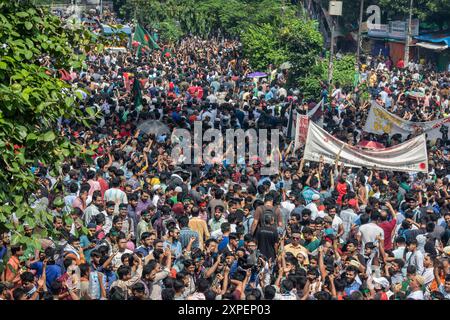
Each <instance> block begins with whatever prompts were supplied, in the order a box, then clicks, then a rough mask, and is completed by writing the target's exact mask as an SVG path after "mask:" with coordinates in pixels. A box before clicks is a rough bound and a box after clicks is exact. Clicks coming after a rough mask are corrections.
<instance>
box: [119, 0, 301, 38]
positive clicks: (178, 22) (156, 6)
mask: <svg viewBox="0 0 450 320" xmlns="http://www.w3.org/2000/svg"><path fill="white" fill-rule="evenodd" d="M114 4H115V8H118V9H119V13H120V14H121V16H122V17H124V18H127V19H136V20H137V21H138V22H139V23H142V24H144V25H146V26H147V27H148V28H149V29H152V28H153V29H158V31H159V32H160V33H161V35H162V36H163V35H164V34H165V33H166V27H170V29H171V32H170V33H171V35H172V36H175V35H182V34H194V35H199V36H209V35H212V34H218V33H221V34H225V35H227V36H231V37H237V36H240V35H241V34H243V33H244V31H245V30H247V29H248V28H249V27H250V26H254V25H262V24H265V23H268V24H271V25H279V24H280V23H281V22H282V20H284V16H283V15H284V13H286V12H297V11H298V10H299V9H300V7H298V6H292V5H290V4H284V3H283V1H282V0H262V1H252V0H163V1H160V0H129V1H121V0H115V1H114ZM180 31H181V32H180ZM163 37H164V36H163ZM168 38H170V37H168Z"/></svg>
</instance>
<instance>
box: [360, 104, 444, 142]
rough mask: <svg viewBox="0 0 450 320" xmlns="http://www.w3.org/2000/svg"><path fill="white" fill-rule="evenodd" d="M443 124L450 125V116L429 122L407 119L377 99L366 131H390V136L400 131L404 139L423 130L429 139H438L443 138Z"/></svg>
mask: <svg viewBox="0 0 450 320" xmlns="http://www.w3.org/2000/svg"><path fill="white" fill-rule="evenodd" d="M443 125H445V126H446V127H449V126H450V117H447V118H444V119H439V120H434V121H428V122H413V121H407V120H404V119H402V118H400V117H398V116H396V115H395V114H392V113H390V112H388V111H386V110H385V109H384V108H383V107H382V106H380V105H379V104H378V103H376V101H372V107H371V108H370V111H369V114H368V116H367V120H366V124H365V126H364V131H366V132H370V133H376V134H383V133H388V134H389V135H390V136H392V135H394V134H398V133H399V134H401V135H402V137H403V138H404V139H405V138H407V137H408V136H409V135H410V134H415V133H417V132H420V133H422V132H423V133H426V134H427V136H426V139H427V140H436V139H437V138H442V132H440V129H441V127H442V126H443Z"/></svg>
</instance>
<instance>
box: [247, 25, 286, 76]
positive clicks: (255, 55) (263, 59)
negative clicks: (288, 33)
mask: <svg viewBox="0 0 450 320" xmlns="http://www.w3.org/2000/svg"><path fill="white" fill-rule="evenodd" d="M278 33H279V29H278V28H277V27H275V26H272V25H270V24H267V23H266V24H263V25H261V26H256V25H255V26H250V27H249V28H248V29H247V30H246V32H245V33H243V34H242V36H241V41H242V44H243V48H244V54H245V56H246V57H248V58H249V61H250V64H251V66H252V67H253V68H254V69H258V70H266V69H267V67H268V66H269V64H274V65H280V64H282V63H283V62H285V61H287V60H288V52H287V51H286V49H285V47H284V46H282V44H281V42H280V40H281V38H280V37H279V34H278Z"/></svg>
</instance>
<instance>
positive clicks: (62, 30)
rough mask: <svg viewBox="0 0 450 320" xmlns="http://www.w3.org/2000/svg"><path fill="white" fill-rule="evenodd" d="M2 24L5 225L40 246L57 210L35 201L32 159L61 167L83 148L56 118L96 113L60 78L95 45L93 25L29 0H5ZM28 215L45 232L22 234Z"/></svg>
mask: <svg viewBox="0 0 450 320" xmlns="http://www.w3.org/2000/svg"><path fill="white" fill-rule="evenodd" d="M0 24H1V26H2V27H1V28H0V44H2V47H1V49H0V71H1V72H0V105H1V109H0V152H1V154H2V157H1V160H0V203H1V205H0V229H2V230H3V231H4V230H9V231H11V232H12V239H11V240H12V243H23V244H27V245H33V246H35V247H39V243H38V241H37V239H38V238H39V237H41V236H46V235H47V231H46V224H47V223H48V221H49V219H51V218H52V217H51V215H50V214H49V213H47V212H44V211H39V210H32V209H31V207H30V203H29V201H28V198H29V196H30V193H31V192H32V191H34V190H36V183H37V179H36V177H35V176H34V174H33V170H34V169H32V167H36V164H37V163H42V164H44V165H45V166H46V167H48V168H49V169H51V170H52V171H53V174H54V175H58V174H57V172H58V165H59V163H61V162H62V161H63V159H64V158H65V157H67V156H70V155H74V154H79V152H80V147H79V146H77V145H75V144H73V143H71V142H70V141H69V140H68V139H67V138H66V137H64V136H62V135H61V134H60V133H59V132H58V130H57V128H58V119H61V118H63V119H67V120H74V119H78V121H82V122H83V124H84V125H89V122H88V121H87V115H90V116H93V115H94V113H95V112H94V111H93V110H92V109H90V108H86V109H85V111H82V110H80V109H79V108H78V103H77V100H79V99H81V98H82V94H81V92H80V91H78V92H75V91H74V90H73V89H72V87H71V86H69V85H68V84H67V83H66V82H64V81H62V80H60V79H59V73H58V70H60V69H65V70H70V68H74V69H75V70H76V69H80V68H81V67H82V66H83V61H84V60H85V58H86V57H85V55H84V54H83V53H82V52H83V51H87V50H91V49H94V46H95V45H93V41H92V39H93V38H92V34H91V33H90V32H89V31H87V30H84V29H78V28H77V27H73V28H72V29H69V28H68V27H67V26H64V25H63V24H62V22H61V20H60V19H59V18H58V17H56V16H54V15H52V14H50V13H49V12H48V11H47V10H46V9H44V8H36V7H34V6H33V5H32V4H31V3H30V1H8V0H0ZM99 40H100V39H98V41H99ZM99 42H101V41H99ZM97 49H98V50H101V45H99V46H97ZM88 153H89V154H92V152H88ZM13 213H14V214H15V216H16V218H17V219H19V223H18V224H16V225H14V224H13V223H12V219H11V215H12V214H13ZM23 222H26V223H27V224H29V225H30V226H31V227H38V228H40V231H41V232H40V234H37V233H36V234H34V235H33V238H31V239H30V238H27V237H25V236H24V233H23Z"/></svg>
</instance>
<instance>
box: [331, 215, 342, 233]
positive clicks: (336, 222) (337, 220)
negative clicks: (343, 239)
mask: <svg viewBox="0 0 450 320" xmlns="http://www.w3.org/2000/svg"><path fill="white" fill-rule="evenodd" d="M342 224H343V223H342V219H341V218H339V217H338V215H337V214H335V215H334V218H333V222H332V223H331V227H332V228H333V230H334V231H336V234H337V233H338V231H339V226H340V225H342Z"/></svg>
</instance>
